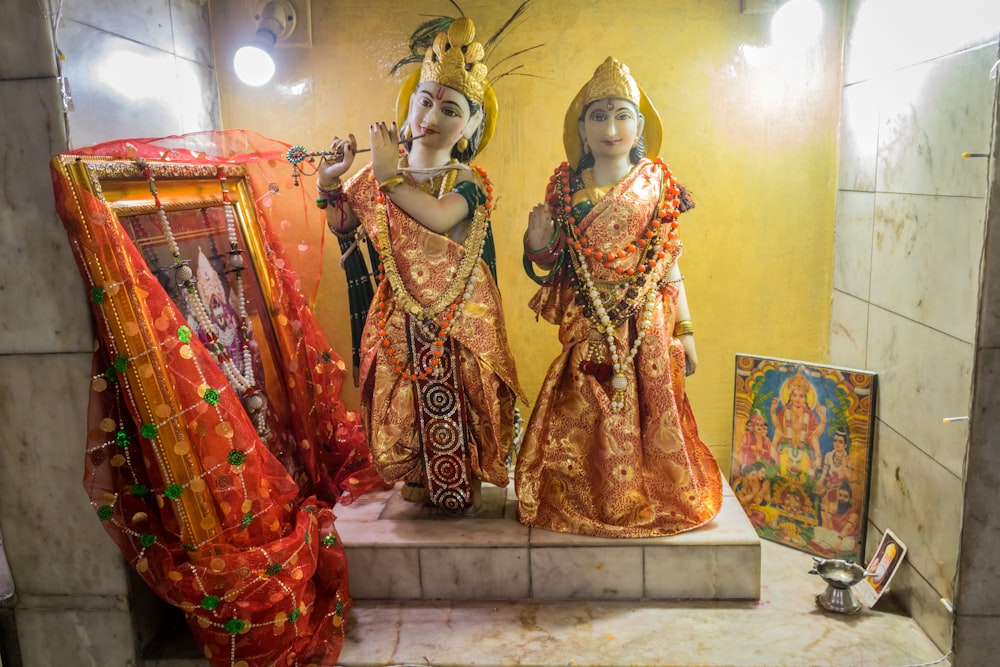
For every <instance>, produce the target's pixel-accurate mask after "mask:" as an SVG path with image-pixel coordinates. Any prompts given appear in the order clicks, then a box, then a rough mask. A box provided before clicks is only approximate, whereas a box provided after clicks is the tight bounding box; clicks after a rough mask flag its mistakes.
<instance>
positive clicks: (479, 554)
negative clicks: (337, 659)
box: [337, 485, 761, 601]
mask: <svg viewBox="0 0 1000 667" xmlns="http://www.w3.org/2000/svg"><path fill="white" fill-rule="evenodd" d="M724 488H725V493H724V497H723V504H722V510H721V511H720V512H719V515H718V516H717V517H716V518H715V519H714V520H713V521H711V522H709V523H708V524H706V525H705V526H702V527H701V528H698V529H696V530H692V531H689V532H687V533H682V534H680V535H674V536H672V537H653V538H642V539H608V538H597V537H586V536H580V535H566V534H563V533H555V532H552V531H548V530H542V529H538V528H529V527H527V526H523V525H521V524H520V523H518V521H517V518H516V512H517V499H516V498H515V497H514V495H513V487H512V485H511V486H509V487H508V488H506V489H504V488H500V487H496V486H492V485H484V487H483V503H482V506H481V508H480V509H479V510H478V511H477V512H475V513H474V514H464V515H459V516H455V515H452V514H446V513H443V512H440V511H437V510H435V509H434V508H427V507H422V506H420V505H417V504H414V503H409V502H406V501H405V500H403V499H402V497H401V496H400V494H399V489H398V488H396V489H390V490H386V491H379V492H373V493H370V494H367V495H366V496H364V497H362V498H360V499H359V500H357V501H356V502H354V503H353V504H351V505H348V506H338V508H337V530H338V531H339V532H340V537H341V539H342V540H343V543H344V545H345V550H346V552H347V558H348V573H349V576H350V585H351V595H352V596H353V597H354V598H355V599H356V600H399V601H404V600H539V601H541V600H550V601H554V600H622V601H625V600H681V599H691V600H757V599H759V598H760V549H761V548H760V538H758V536H757V533H756V532H755V531H754V529H753V526H752V525H751V524H750V521H749V519H748V518H747V517H746V514H744V512H743V508H742V507H741V506H740V504H739V501H738V500H737V499H736V497H735V496H734V495H733V493H732V490H731V489H730V488H729V486H728V485H726V486H725V487H724Z"/></svg>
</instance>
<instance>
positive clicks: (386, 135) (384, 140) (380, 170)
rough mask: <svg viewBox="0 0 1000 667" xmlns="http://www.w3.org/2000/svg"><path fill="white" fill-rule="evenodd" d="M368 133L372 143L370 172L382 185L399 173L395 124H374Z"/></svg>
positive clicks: (397, 133)
mask: <svg viewBox="0 0 1000 667" xmlns="http://www.w3.org/2000/svg"><path fill="white" fill-rule="evenodd" d="M368 132H369V134H370V135H371V141H372V171H374V172H375V179H376V180H377V181H378V182H379V183H382V182H383V181H385V180H386V179H387V178H392V177H393V176H395V175H396V174H398V173H399V132H398V131H397V130H396V124H395V123H393V124H392V125H386V124H385V123H375V124H374V125H372V126H370V127H369V128H368Z"/></svg>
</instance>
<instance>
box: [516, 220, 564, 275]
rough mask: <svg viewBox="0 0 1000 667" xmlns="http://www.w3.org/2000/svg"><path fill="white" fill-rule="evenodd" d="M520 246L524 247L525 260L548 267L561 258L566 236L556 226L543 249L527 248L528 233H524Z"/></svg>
mask: <svg viewBox="0 0 1000 667" xmlns="http://www.w3.org/2000/svg"><path fill="white" fill-rule="evenodd" d="M522 244H523V245H524V256H525V258H527V259H528V260H529V261H531V262H534V263H535V264H538V265H539V266H542V267H544V266H549V265H552V264H554V263H555V262H556V260H558V259H559V258H560V257H561V256H562V252H563V250H564V249H565V248H566V235H565V234H564V233H563V230H562V228H561V227H559V226H556V229H555V233H554V234H553V235H552V239H551V240H550V241H549V242H548V244H547V245H546V246H545V247H544V248H541V249H539V250H531V249H530V248H528V232H527V231H525V232H524V238H523V239H522Z"/></svg>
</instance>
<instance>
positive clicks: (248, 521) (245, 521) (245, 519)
mask: <svg viewBox="0 0 1000 667" xmlns="http://www.w3.org/2000/svg"><path fill="white" fill-rule="evenodd" d="M252 522H253V514H251V513H250V512H247V513H246V514H244V515H243V520H242V521H240V525H241V526H243V527H244V528H249V527H250V524H251V523H252Z"/></svg>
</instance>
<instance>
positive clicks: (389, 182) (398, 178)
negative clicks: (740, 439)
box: [378, 174, 406, 194]
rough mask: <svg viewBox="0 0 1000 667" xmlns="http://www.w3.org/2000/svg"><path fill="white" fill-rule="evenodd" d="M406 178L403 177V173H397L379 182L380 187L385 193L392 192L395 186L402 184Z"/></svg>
mask: <svg viewBox="0 0 1000 667" xmlns="http://www.w3.org/2000/svg"><path fill="white" fill-rule="evenodd" d="M405 180H406V179H405V178H403V175H402V174H396V175H394V176H390V177H389V178H387V179H385V180H384V181H382V182H381V183H379V184H378V189H379V190H380V191H382V192H384V193H385V194H389V193H390V192H392V190H393V188H396V187H398V186H400V185H402V184H403V182H404V181H405Z"/></svg>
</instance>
